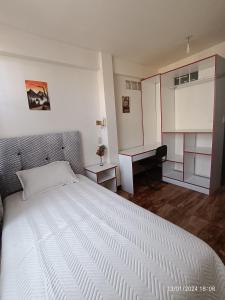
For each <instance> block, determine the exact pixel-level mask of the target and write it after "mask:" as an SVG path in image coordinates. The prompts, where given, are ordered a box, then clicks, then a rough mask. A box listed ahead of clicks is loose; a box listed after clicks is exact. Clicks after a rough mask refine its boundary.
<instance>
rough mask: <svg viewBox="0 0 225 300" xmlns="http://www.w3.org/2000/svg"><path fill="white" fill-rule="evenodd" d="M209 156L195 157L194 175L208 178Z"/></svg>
mask: <svg viewBox="0 0 225 300" xmlns="http://www.w3.org/2000/svg"><path fill="white" fill-rule="evenodd" d="M210 170H211V156H210V155H200V154H196V155H195V174H196V175H200V176H204V177H210Z"/></svg>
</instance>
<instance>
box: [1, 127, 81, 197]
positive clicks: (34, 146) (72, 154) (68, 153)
mask: <svg viewBox="0 0 225 300" xmlns="http://www.w3.org/2000/svg"><path fill="white" fill-rule="evenodd" d="M56 160H67V161H69V162H70V165H71V167H72V169H73V170H74V172H75V173H80V174H81V173H83V172H84V169H83V159H82V149H81V138H80V134H79V132H78V131H72V132H63V133H52V134H44V135H34V136H23V137H16V138H4V139H0V193H1V196H2V197H3V198H4V197H6V196H7V195H9V194H11V193H14V192H17V191H19V190H21V185H20V182H19V180H18V178H17V176H16V172H17V171H19V170H25V169H30V168H34V167H39V166H43V165H45V164H47V163H50V162H53V161H56Z"/></svg>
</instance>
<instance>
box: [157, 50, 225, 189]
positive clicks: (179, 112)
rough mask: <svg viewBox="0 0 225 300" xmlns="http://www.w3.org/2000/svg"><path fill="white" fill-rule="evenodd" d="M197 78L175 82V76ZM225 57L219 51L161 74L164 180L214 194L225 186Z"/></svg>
mask: <svg viewBox="0 0 225 300" xmlns="http://www.w3.org/2000/svg"><path fill="white" fill-rule="evenodd" d="M196 71H197V72H198V79H197V80H195V81H192V82H187V83H183V84H179V85H178V86H175V85H174V78H175V77H179V76H182V75H186V74H189V73H191V72H196ZM224 75H225V59H223V58H221V57H219V56H217V55H215V56H212V57H209V58H206V59H203V60H200V61H197V62H195V63H192V64H189V65H186V66H183V67H181V68H178V69H175V70H171V71H169V72H166V73H164V74H161V109H162V143H163V144H166V145H167V147H168V161H167V162H166V163H164V164H163V180H164V181H167V182H170V183H174V184H177V185H180V186H184V187H187V188H190V189H193V190H196V191H200V192H203V193H205V194H209V193H212V192H214V191H215V190H217V189H218V188H219V187H220V185H221V173H222V157H223V145H224V141H223V140H224V138H223V137H224V116H225V76H224Z"/></svg>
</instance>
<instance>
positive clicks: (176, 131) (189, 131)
mask: <svg viewBox="0 0 225 300" xmlns="http://www.w3.org/2000/svg"><path fill="white" fill-rule="evenodd" d="M162 133H163V134H171V133H174V134H175V133H212V129H174V130H166V131H162Z"/></svg>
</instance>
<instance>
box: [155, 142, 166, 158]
mask: <svg viewBox="0 0 225 300" xmlns="http://www.w3.org/2000/svg"><path fill="white" fill-rule="evenodd" d="M155 156H156V159H157V161H158V162H164V161H166V157H167V146H166V145H162V146H160V147H158V148H157V149H156V153H155Z"/></svg>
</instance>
